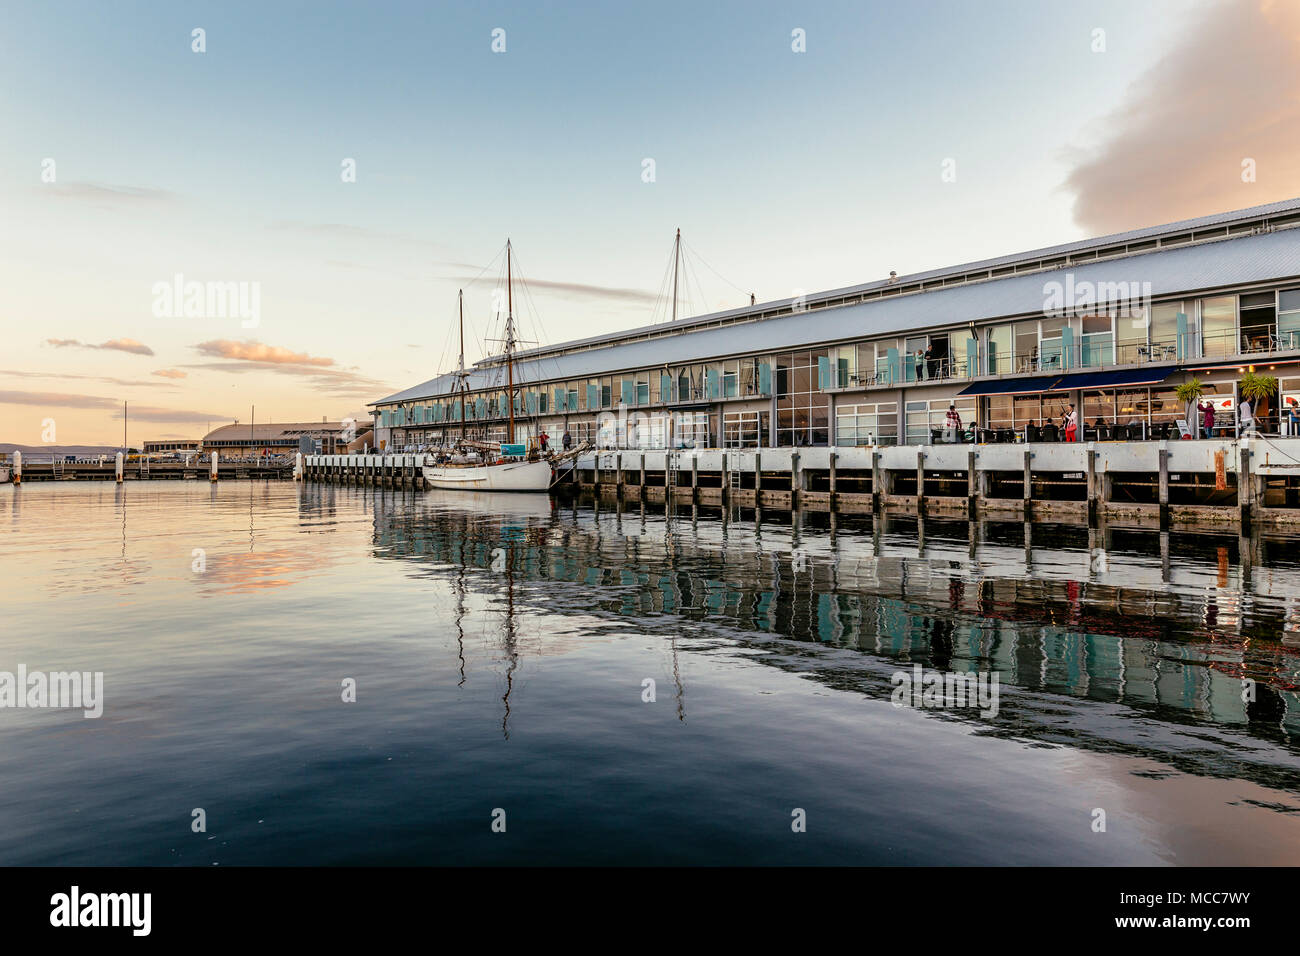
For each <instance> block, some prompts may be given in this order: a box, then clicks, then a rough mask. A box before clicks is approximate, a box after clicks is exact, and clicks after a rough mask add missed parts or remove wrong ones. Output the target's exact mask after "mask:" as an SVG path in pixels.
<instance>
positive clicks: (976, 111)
mask: <svg viewBox="0 0 1300 956" xmlns="http://www.w3.org/2000/svg"><path fill="white" fill-rule="evenodd" d="M196 30H198V31H201V33H199V34H197V35H196V33H195V31H196ZM499 31H503V32H499ZM798 47H802V49H797V48H798ZM1298 146H1300V3H1297V2H1295V0H1278V2H1274V0H1144V2H1142V3H1136V4H1135V3H1132V2H1130V0H1074V2H1069V3H1066V2H1054V0H982V2H980V3H971V2H965V0H916V2H907V3H903V2H894V3H876V2H870V3H868V2H863V0H856V2H828V3H819V2H811V3H792V2H787V3H773V2H763V0H757V2H745V3H740V2H735V3H732V2H718V3H673V2H664V3H656V4H653V5H633V4H627V3H612V2H611V3H580V2H573V3H556V2H550V3H539V2H533V3H523V2H516V3H499V4H493V3H484V2H478V3H438V4H432V3H413V2H397V0H393V2H369V3H361V2H355V3H343V2H315V0H313V2H283V0H263V2H256V3H246V2H221V3H202V2H198V3H185V4H176V3H167V2H152V0H137V2H130V3H115V4H106V3H101V2H79V3H74V2H60V0H46V2H25V0H8V2H7V3H6V4H5V5H4V7H3V9H2V10H0V197H3V198H2V201H0V252H2V253H3V262H4V265H3V267H0V278H2V281H0V324H2V327H3V331H4V348H3V354H0V441H9V442H18V443H24V444H41V443H42V442H45V443H51V442H54V443H58V444H117V443H119V442H120V441H121V437H122V425H123V422H122V404H123V403H124V402H126V403H128V407H129V411H128V421H127V424H128V440H129V442H130V443H131V444H134V445H138V444H139V443H141V442H143V441H145V440H162V439H177V438H198V437H200V436H202V435H203V434H204V433H205V432H206V431H207V430H208V429H209V427H213V428H215V427H217V426H218V425H221V424H228V423H229V422H231V421H235V420H238V421H247V420H248V417H249V416H250V414H251V415H255V417H256V419H257V420H258V421H317V420H321V419H322V418H328V419H330V420H337V419H339V418H342V417H345V416H348V415H352V414H357V413H363V412H364V409H365V405H366V403H367V402H372V401H375V400H377V399H379V398H382V397H384V396H385V395H387V394H390V393H391V392H394V391H397V390H399V389H402V388H405V387H408V386H410V385H413V384H416V383H418V382H421V381H424V380H426V379H429V378H432V377H433V376H434V375H435V374H438V373H440V372H443V371H447V370H449V369H450V368H452V367H454V365H455V362H456V346H455V341H454V331H455V327H456V309H457V290H458V289H461V288H464V289H465V319H466V336H467V343H466V360H467V362H471V361H473V360H475V359H477V358H480V357H482V356H483V355H484V354H487V353H488V352H493V351H496V349H495V347H493V346H492V344H491V343H490V342H488V341H485V338H487V337H488V336H489V334H490V333H489V330H490V329H491V328H493V327H494V326H495V327H497V328H499V322H498V321H497V320H496V318H495V312H494V303H493V298H492V294H493V291H494V289H497V288H499V286H500V280H499V273H500V271H501V266H502V262H503V257H502V250H503V249H504V246H505V242H506V240H507V238H509V239H510V240H511V242H512V246H513V249H514V252H515V254H516V260H515V261H516V267H517V268H518V269H519V270H520V272H521V273H522V276H523V280H524V285H521V286H518V287H517V291H518V293H519V296H520V300H521V302H520V305H519V307H518V308H517V310H516V311H517V312H518V313H519V316H520V323H521V329H522V334H523V335H524V337H525V338H527V339H530V340H535V341H538V342H541V343H554V342H560V341H564V340H566V339H570V338H576V337H582V336H587V335H593V334H598V333H603V332H610V331H616V330H619V329H626V328H632V327H636V326H638V325H644V324H648V323H650V322H654V321H659V320H663V319H664V318H665V317H666V316H667V315H668V314H669V308H668V303H667V301H666V300H665V299H664V298H663V291H664V282H665V275H666V267H667V266H668V264H669V261H670V257H671V252H672V243H673V236H674V232H675V230H676V229H678V228H680V229H681V230H682V236H683V242H684V245H685V248H686V250H687V263H688V268H687V274H688V275H689V277H690V281H689V282H688V283H686V285H687V289H688V291H687V293H686V294H683V295H682V298H681V302H680V304H679V309H680V313H681V314H683V315H691V314H699V313H703V312H708V311H714V310H717V309H723V308H731V307H735V306H738V305H743V304H747V303H748V301H749V294H750V293H753V294H754V295H755V296H757V299H758V301H760V302H762V301H766V300H773V299H782V298H787V297H790V296H792V295H796V294H798V293H799V292H801V291H804V292H815V291H817V290H822V289H830V288H837V287H841V286H846V285H852V284H855V283H860V282H866V281H871V280H874V279H879V278H884V277H885V276H887V275H888V274H889V272H890V271H891V270H892V271H897V272H898V273H899V274H907V273H910V272H916V271H921V270H924V269H929V268H936V267H940V266H946V265H953V264H956V263H960V262H966V261H972V260H976V259H980V258H985V257H989V256H995V255H1002V254H1006V253H1013V252H1018V251H1023V250H1027V249H1033V248H1036V247H1039V246H1044V245H1051V244H1055V243H1061V242H1068V241H1071V240H1074V239H1079V238H1084V237H1089V236H1096V235H1102V234H1106V233H1109V232H1115V231H1120V230H1123V229H1127V228H1136V227H1140V226H1146V225H1155V224H1159V223H1163V222H1169V221H1174V220H1177V219H1183V218H1189V217H1192V216H1197V215H1202V214H1207V213H1212V212H1218V211H1223V210H1227V209H1236V208H1242V207H1245V206H1251V205H1256V204H1259V203H1264V202H1271V201H1274V200H1277V199H1283V198H1288V197H1293V196H1296V195H1300V149H1297V147H1298ZM647 161H652V164H651V163H648V162H647ZM1247 161H1249V168H1250V170H1251V174H1250V175H1249V176H1244V175H1243V169H1244V168H1245V167H1243V163H1246V162H1247ZM651 173H652V174H653V175H651ZM178 284H179V287H180V289H181V292H182V295H181V296H180V297H179V298H180V301H179V302H175V301H168V299H169V298H174V297H171V296H169V295H168V292H167V290H170V289H173V288H175V287H176V286H177V285H178ZM193 289H198V290H199V292H200V293H201V294H200V295H199V296H198V298H197V299H193V301H191V302H190V303H189V305H191V306H192V307H191V308H186V305H187V303H186V299H187V298H192V296H191V292H192V290H193ZM226 291H233V292H234V293H235V294H234V295H233V296H231V297H230V298H229V300H228V301H225V302H223V301H222V298H224V296H216V295H214V296H213V297H212V298H211V299H209V297H208V293H209V292H213V293H216V292H222V293H224V292H226ZM241 293H242V295H243V298H242V300H241V299H240V298H239V295H240V294H241ZM241 302H242V305H243V306H244V308H239V307H238V306H239V304H240V303H241ZM254 306H255V308H254ZM254 406H255V408H256V411H255V412H254V411H253V410H252V409H253V407H254Z"/></svg>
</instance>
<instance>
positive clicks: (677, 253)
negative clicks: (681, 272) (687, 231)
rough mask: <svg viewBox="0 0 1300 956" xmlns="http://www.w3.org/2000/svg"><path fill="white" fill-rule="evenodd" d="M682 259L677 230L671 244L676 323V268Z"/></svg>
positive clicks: (679, 237)
mask: <svg viewBox="0 0 1300 956" xmlns="http://www.w3.org/2000/svg"><path fill="white" fill-rule="evenodd" d="M681 259H682V230H681V227H680V226H679V227H678V228H677V239H676V240H675V241H674V242H673V321H674V322H676V321H677V267H678V263H679V262H681Z"/></svg>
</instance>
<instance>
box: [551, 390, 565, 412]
mask: <svg viewBox="0 0 1300 956" xmlns="http://www.w3.org/2000/svg"><path fill="white" fill-rule="evenodd" d="M553 392H554V396H553V397H554V399H555V410H556V411H557V412H558V411H562V410H563V408H564V393H563V392H562V391H560V390H559V389H558V388H557V389H554V390H553Z"/></svg>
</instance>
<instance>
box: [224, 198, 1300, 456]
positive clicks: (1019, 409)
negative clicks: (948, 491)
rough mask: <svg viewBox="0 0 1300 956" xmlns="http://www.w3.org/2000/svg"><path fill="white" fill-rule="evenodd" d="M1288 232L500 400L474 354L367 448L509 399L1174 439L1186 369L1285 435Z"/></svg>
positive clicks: (1222, 241)
mask: <svg viewBox="0 0 1300 956" xmlns="http://www.w3.org/2000/svg"><path fill="white" fill-rule="evenodd" d="M1297 226H1300V198H1298V199H1293V200H1287V201H1283V202H1277V203H1271V204H1268V205H1263V206H1255V207H1252V208H1248V209H1241V210H1237V211H1234V212H1227V213H1222V214H1218V215H1213V216H1205V217H1202V218H1198V219H1192V220H1187V221H1183V222H1177V223H1171V224H1168V225H1164V226H1155V227H1151V228H1145V229H1137V230H1133V231H1130V232H1125V233H1120V234H1116V235H1110V236H1104V237H1101V238H1097V239H1089V240H1082V241H1077V242H1071V243H1066V244H1063V245H1057V246H1051V247H1048V248H1043V249H1036V250H1032V251H1029V252H1024V253H1019V254H1014V255H1006V256H1002V257H999V258H995V259H988V260H984V261H980V262H971V263H965V264H962V265H957V266H952V267H948V268H942V269H934V270H930V271H927V272H922V273H916V274H912V275H898V276H895V275H891V276H890V277H889V278H886V279H880V280H875V281H870V282H866V283H863V284H860V285H855V286H851V287H847V288H841V289H834V290H830V291H826V292H821V293H816V294H809V295H806V296H800V297H798V298H794V299H786V300H782V301H776V302H767V303H757V304H753V305H745V306H743V307H740V308H736V309H731V310H727V311H722V312H715V313H711V314H708V315H701V316H694V317H690V318H684V319H680V320H677V321H673V322H664V323H660V324H655V325H648V326H643V327H639V328H634V329H629V330H627V331H622V332H611V333H606V334H602V335H597V336H592V337H588V338H584V339H578V340H573V341H568V342H561V343H558V344H555V345H547V346H543V347H538V348H535V349H532V350H529V351H517V352H516V353H515V369H514V389H513V392H511V390H509V389H508V388H507V384H506V376H505V369H504V365H503V363H502V362H501V360H500V358H499V357H488V358H486V359H484V360H482V361H480V362H478V363H477V364H475V365H474V366H472V368H470V369H469V370H467V382H468V389H469V390H468V392H463V393H460V394H457V393H456V392H455V386H456V381H457V378H456V375H455V374H454V373H448V374H444V375H439V376H437V377H434V378H432V379H430V380H429V381H426V382H422V383H420V384H418V385H414V386H412V387H411V388H408V389H406V390H404V391H401V392H397V393H395V394H393V395H389V396H386V397H384V398H382V399H379V400H377V401H375V402H373V403H371V408H372V411H373V414H374V428H375V439H376V441H375V444H376V445H379V446H380V447H384V448H386V449H388V450H394V449H396V450H400V449H403V448H407V447H411V446H419V445H430V444H439V443H443V442H446V441H451V440H454V438H455V437H456V436H458V435H459V434H460V432H461V429H462V423H463V426H464V428H465V429H466V431H467V432H468V433H469V434H470V435H472V436H475V437H480V438H483V439H486V440H489V441H490V440H500V439H501V438H503V437H504V434H505V428H506V420H507V417H508V414H509V411H510V405H511V403H513V405H514V412H515V416H516V421H517V427H518V429H519V430H520V434H521V435H524V436H528V435H536V434H538V433H539V432H540V431H542V430H545V431H546V432H548V433H549V434H550V435H551V437H552V438H553V439H558V438H559V436H561V435H562V434H563V433H564V432H565V431H568V432H569V433H570V434H571V435H572V437H573V439H574V440H575V441H583V440H585V441H590V442H591V443H592V444H593V445H596V446H597V447H599V448H609V449H620V448H626V449H638V450H653V449H674V448H676V449H680V448H696V449H705V448H708V449H733V448H734V449H759V448H782V447H785V448H798V447H819V446H820V447H830V448H853V447H878V446H889V445H929V444H938V443H942V442H945V441H960V442H971V443H999V444H1002V443H1011V442H1017V441H1031V442H1035V441H1054V440H1060V439H1061V438H1063V437H1064V436H1063V435H1062V433H1061V427H1060V426H1061V422H1062V418H1063V416H1064V414H1065V411H1066V409H1067V408H1068V407H1069V406H1070V405H1071V404H1073V405H1074V407H1075V409H1076V411H1077V413H1078V419H1079V425H1080V427H1079V430H1078V434H1077V437H1078V438H1079V439H1080V440H1081V441H1095V442H1105V441H1145V440H1153V439H1157V440H1158V439H1177V438H1179V436H1180V426H1179V421H1180V420H1182V421H1184V422H1186V420H1187V418H1188V414H1187V413H1188V406H1187V404H1185V403H1183V402H1180V401H1179V400H1178V399H1177V397H1176V395H1175V389H1176V388H1177V387H1178V385H1179V384H1181V383H1183V382H1187V381H1190V380H1191V379H1193V378H1195V379H1196V380H1198V381H1199V382H1201V383H1202V386H1203V394H1202V398H1201V400H1200V401H1201V402H1203V403H1205V404H1209V405H1213V407H1214V409H1215V422H1216V424H1215V429H1214V432H1213V435H1214V437H1215V438H1220V439H1223V438H1227V439H1232V438H1235V437H1236V431H1237V407H1238V402H1239V400H1240V398H1241V395H1242V390H1241V384H1242V382H1243V381H1244V380H1247V378H1248V377H1250V376H1262V377H1272V378H1275V379H1276V380H1277V388H1276V390H1275V391H1274V393H1273V394H1271V395H1269V396H1268V397H1266V398H1265V399H1264V400H1262V401H1259V400H1257V401H1256V402H1255V403H1254V406H1255V407H1254V418H1255V420H1256V422H1257V424H1258V426H1259V428H1260V430H1261V431H1262V432H1263V433H1264V434H1291V433H1292V431H1291V424H1290V421H1289V418H1290V416H1289V415H1287V414H1286V411H1287V409H1288V408H1289V406H1290V405H1292V404H1296V403H1297V402H1300V229H1297ZM950 406H953V407H954V408H955V410H956V411H957V412H958V414H959V415H960V417H961V422H962V427H961V429H960V430H953V429H946V428H945V426H946V424H947V413H948V410H949V407H950ZM228 427H229V429H230V434H231V437H232V438H237V437H238V436H239V430H240V429H241V428H243V429H244V430H245V432H247V429H246V427H245V426H228ZM381 443H382V444H381ZM258 444H259V445H261V444H262V443H261V442H259V443H258ZM206 447H207V444H206V442H205V448H206Z"/></svg>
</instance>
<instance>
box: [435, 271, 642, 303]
mask: <svg viewBox="0 0 1300 956" xmlns="http://www.w3.org/2000/svg"><path fill="white" fill-rule="evenodd" d="M475 278H476V277H474V276H468V275H465V276H454V277H451V279H450V281H453V282H459V283H464V284H465V285H468V284H470V283H472V282H474V281H475ZM527 285H528V286H529V287H530V288H533V289H550V290H553V291H555V292H559V293H562V294H566V295H569V296H571V297H572V296H576V297H578V298H585V299H600V300H602V301H606V302H626V303H629V304H633V305H654V304H655V303H656V302H658V301H659V297H658V296H657V295H655V293H653V292H646V291H644V290H642V289H621V288H618V287H617V286H608V285H589V284H587V283H585V282H557V281H555V280H552V279H528V280H527ZM516 298H517V296H516Z"/></svg>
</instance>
